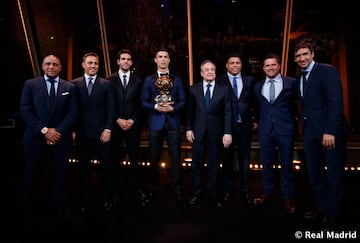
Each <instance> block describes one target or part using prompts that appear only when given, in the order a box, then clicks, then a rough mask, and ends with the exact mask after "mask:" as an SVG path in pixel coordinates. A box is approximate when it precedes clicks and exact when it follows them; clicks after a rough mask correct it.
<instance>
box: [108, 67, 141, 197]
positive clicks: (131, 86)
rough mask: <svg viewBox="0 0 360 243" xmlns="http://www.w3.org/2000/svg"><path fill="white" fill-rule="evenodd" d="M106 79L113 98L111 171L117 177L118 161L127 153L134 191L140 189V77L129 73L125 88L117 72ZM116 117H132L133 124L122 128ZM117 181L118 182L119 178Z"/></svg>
mask: <svg viewBox="0 0 360 243" xmlns="http://www.w3.org/2000/svg"><path fill="white" fill-rule="evenodd" d="M106 79H108V80H110V81H111V82H112V84H113V91H114V100H115V111H114V113H115V117H114V128H113V131H112V137H111V143H110V144H111V153H112V156H113V166H115V167H114V171H113V173H116V175H115V178H116V179H119V176H118V173H119V170H120V166H119V165H120V161H121V159H122V158H124V156H125V155H126V153H127V154H128V156H129V161H130V163H131V180H132V181H131V183H132V184H131V186H132V187H133V188H132V189H133V192H136V191H137V190H139V189H140V184H139V177H138V168H137V167H138V162H139V145H140V132H141V127H142V121H143V115H142V113H141V103H140V94H141V88H142V79H141V78H140V77H139V76H137V75H135V74H132V73H131V74H130V78H129V82H128V84H127V86H126V89H125V88H124V87H123V84H122V81H121V79H120V77H119V72H116V73H113V74H111V75H110V76H108V77H106ZM118 119H132V120H133V121H134V124H133V125H132V126H131V128H130V129H129V130H123V129H122V128H121V127H120V126H119V125H118V123H117V122H116V121H117V120H118ZM123 142H125V143H126V147H124V146H123ZM117 182H120V180H118V181H117ZM117 186H119V185H117Z"/></svg>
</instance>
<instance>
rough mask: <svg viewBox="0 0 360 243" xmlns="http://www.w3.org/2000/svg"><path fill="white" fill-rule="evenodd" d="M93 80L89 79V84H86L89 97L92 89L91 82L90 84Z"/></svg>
mask: <svg viewBox="0 0 360 243" xmlns="http://www.w3.org/2000/svg"><path fill="white" fill-rule="evenodd" d="M92 80H93V78H89V83H88V94H89V95H90V94H91V91H92V89H93V86H94V84H93V82H92Z"/></svg>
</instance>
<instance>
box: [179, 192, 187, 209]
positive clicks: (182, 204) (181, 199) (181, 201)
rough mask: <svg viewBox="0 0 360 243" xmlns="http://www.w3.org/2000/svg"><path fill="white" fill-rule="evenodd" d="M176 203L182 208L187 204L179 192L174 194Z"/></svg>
mask: <svg viewBox="0 0 360 243" xmlns="http://www.w3.org/2000/svg"><path fill="white" fill-rule="evenodd" d="M176 204H177V205H178V206H180V207H182V208H185V207H186V206H187V203H186V202H185V200H184V197H183V196H182V195H181V194H177V195H176Z"/></svg>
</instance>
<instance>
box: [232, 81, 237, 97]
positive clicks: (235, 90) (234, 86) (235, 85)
mask: <svg viewBox="0 0 360 243" xmlns="http://www.w3.org/2000/svg"><path fill="white" fill-rule="evenodd" d="M233 89H234V94H235V97H236V98H238V89H237V83H236V76H234V78H233Z"/></svg>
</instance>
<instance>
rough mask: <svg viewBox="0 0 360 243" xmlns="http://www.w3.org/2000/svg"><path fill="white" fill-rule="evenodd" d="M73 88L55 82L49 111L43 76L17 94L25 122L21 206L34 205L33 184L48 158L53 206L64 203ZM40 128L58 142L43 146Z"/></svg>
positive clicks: (74, 105)
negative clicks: (57, 137)
mask: <svg viewBox="0 0 360 243" xmlns="http://www.w3.org/2000/svg"><path fill="white" fill-rule="evenodd" d="M77 108H78V106H77V100H76V89H75V87H74V85H73V84H72V83H70V82H67V81H65V80H63V79H59V82H58V87H57V92H56V102H55V106H54V107H53V108H51V106H50V104H49V95H48V91H47V86H46V81H45V79H44V77H38V78H34V79H29V80H26V81H25V83H24V87H23V90H22V94H21V101H20V115H21V118H22V120H23V121H24V123H25V131H24V138H23V147H24V158H25V174H24V199H25V204H26V205H25V207H27V208H28V209H30V210H31V208H32V207H33V206H34V200H35V198H34V197H35V194H34V193H35V191H34V183H35V180H36V179H37V178H39V176H38V173H39V171H40V170H41V169H43V168H44V164H46V162H47V160H48V158H49V156H50V159H51V160H52V162H53V171H54V179H55V183H54V196H53V204H54V207H55V208H56V209H61V208H63V206H64V203H65V179H66V168H67V164H68V162H69V153H70V150H71V146H72V130H73V126H74V124H75V120H76V116H77ZM43 127H48V128H56V130H57V131H58V132H60V133H61V139H60V140H59V141H58V142H57V143H56V144H55V145H50V144H47V142H46V139H45V138H44V135H43V134H42V133H41V129H42V128H43Z"/></svg>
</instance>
